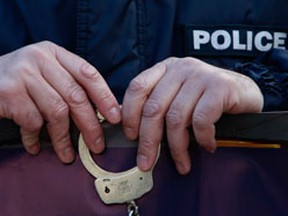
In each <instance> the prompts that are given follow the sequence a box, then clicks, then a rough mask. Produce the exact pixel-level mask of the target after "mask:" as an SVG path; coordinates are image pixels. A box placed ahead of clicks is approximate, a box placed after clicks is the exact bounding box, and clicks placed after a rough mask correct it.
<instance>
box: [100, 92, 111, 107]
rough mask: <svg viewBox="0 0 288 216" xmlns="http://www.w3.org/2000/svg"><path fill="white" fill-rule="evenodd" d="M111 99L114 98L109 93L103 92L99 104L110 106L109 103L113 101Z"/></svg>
mask: <svg viewBox="0 0 288 216" xmlns="http://www.w3.org/2000/svg"><path fill="white" fill-rule="evenodd" d="M113 99H114V96H113V94H112V93H111V92H110V91H103V92H102V93H101V95H100V98H99V104H111V101H113ZM111 108H112V107H111Z"/></svg>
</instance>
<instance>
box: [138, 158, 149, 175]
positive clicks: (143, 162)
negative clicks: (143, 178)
mask: <svg viewBox="0 0 288 216" xmlns="http://www.w3.org/2000/svg"><path fill="white" fill-rule="evenodd" d="M137 165H138V167H139V168H140V169H141V170H143V171H146V170H148V159H147V157H146V156H145V155H138V156H137Z"/></svg>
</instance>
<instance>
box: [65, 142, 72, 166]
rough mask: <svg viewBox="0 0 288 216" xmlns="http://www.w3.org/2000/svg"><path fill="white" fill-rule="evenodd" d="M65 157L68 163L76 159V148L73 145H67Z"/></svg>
mask: <svg viewBox="0 0 288 216" xmlns="http://www.w3.org/2000/svg"><path fill="white" fill-rule="evenodd" d="M64 158H65V161H66V162H67V163H70V162H72V161H73V160H74V150H73V148H72V147H70V146H69V147H67V148H66V149H64Z"/></svg>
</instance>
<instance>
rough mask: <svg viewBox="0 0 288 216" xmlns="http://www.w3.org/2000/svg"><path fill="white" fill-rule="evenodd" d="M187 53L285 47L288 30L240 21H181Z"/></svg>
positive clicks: (246, 53)
mask: <svg viewBox="0 0 288 216" xmlns="http://www.w3.org/2000/svg"><path fill="white" fill-rule="evenodd" d="M184 37H185V51H186V54H187V55H202V56H211V55H212V56H215V55H221V56H227V55H231V56H256V55H259V53H262V52H267V51H269V50H271V49H274V48H277V49H283V50H286V49H287V48H288V41H287V37H288V30H287V29H286V30H285V29H284V28H283V29H281V28H273V27H264V26H263V27H259V26H243V25H221V26H217V25H213V26H211V25H209V26H208V25H206V26H200V25H185V26H184Z"/></svg>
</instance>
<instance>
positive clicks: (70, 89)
mask: <svg viewBox="0 0 288 216" xmlns="http://www.w3.org/2000/svg"><path fill="white" fill-rule="evenodd" d="M66 92H67V95H68V98H67V100H68V101H67V102H68V103H69V104H70V105H74V106H77V105H81V104H83V103H85V101H86V93H85V91H84V90H83V89H82V88H81V87H80V86H79V85H78V84H77V83H75V82H71V83H70V84H69V85H68V86H67V87H66Z"/></svg>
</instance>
